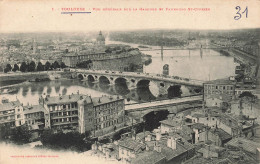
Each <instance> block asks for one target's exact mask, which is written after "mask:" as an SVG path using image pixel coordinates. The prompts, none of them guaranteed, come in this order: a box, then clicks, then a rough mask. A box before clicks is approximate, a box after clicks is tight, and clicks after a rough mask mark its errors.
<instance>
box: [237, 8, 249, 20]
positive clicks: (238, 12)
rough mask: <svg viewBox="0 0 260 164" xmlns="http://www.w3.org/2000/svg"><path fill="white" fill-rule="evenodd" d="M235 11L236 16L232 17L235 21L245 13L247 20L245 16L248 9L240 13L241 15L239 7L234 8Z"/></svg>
mask: <svg viewBox="0 0 260 164" xmlns="http://www.w3.org/2000/svg"><path fill="white" fill-rule="evenodd" d="M236 10H238V11H237V13H236V14H237V15H236V16H234V19H235V20H239V19H240V18H242V14H244V13H246V18H247V15H248V7H246V9H245V10H244V11H243V12H242V14H241V13H240V10H241V8H240V6H237V7H236Z"/></svg>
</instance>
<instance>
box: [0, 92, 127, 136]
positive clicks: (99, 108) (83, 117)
mask: <svg viewBox="0 0 260 164" xmlns="http://www.w3.org/2000/svg"><path fill="white" fill-rule="evenodd" d="M124 109H125V105H124V99H123V98H122V97H120V96H102V97H95V98H92V97H91V96H87V95H82V94H71V95H62V96H55V97H50V96H49V95H47V96H46V97H41V98H40V99H39V105H29V104H28V105H27V106H23V104H22V103H20V102H19V101H18V100H17V101H13V102H8V100H6V99H4V100H3V102H2V104H0V125H4V126H6V127H17V126H21V125H24V124H25V125H28V126H29V129H30V130H39V129H44V128H50V129H54V130H74V131H78V132H80V133H85V132H86V131H89V132H91V134H92V136H93V137H98V136H102V135H105V134H108V133H112V132H114V131H115V130H117V129H120V128H122V127H124V125H125V112H124Z"/></svg>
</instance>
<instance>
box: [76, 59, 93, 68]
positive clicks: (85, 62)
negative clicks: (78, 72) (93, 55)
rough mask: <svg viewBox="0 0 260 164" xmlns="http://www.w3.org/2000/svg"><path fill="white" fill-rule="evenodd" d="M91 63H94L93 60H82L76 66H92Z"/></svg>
mask: <svg viewBox="0 0 260 164" xmlns="http://www.w3.org/2000/svg"><path fill="white" fill-rule="evenodd" d="M91 64H92V61H91V60H88V61H83V62H80V63H78V64H77V65H76V66H77V67H79V68H90V65H91Z"/></svg>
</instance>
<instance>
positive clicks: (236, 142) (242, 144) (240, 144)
mask: <svg viewBox="0 0 260 164" xmlns="http://www.w3.org/2000/svg"><path fill="white" fill-rule="evenodd" d="M226 145H229V146H233V147H237V148H243V149H244V150H245V151H247V152H250V153H253V154H256V149H257V148H260V143H258V142H254V141H250V140H248V139H245V138H233V139H232V140H230V141H229V142H228V143H226Z"/></svg>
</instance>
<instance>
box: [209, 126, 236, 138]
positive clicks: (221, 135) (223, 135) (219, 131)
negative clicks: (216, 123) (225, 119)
mask: <svg viewBox="0 0 260 164" xmlns="http://www.w3.org/2000/svg"><path fill="white" fill-rule="evenodd" d="M210 132H212V133H214V134H216V135H218V136H219V138H220V139H221V140H222V141H225V140H227V139H231V138H232V136H231V135H230V134H228V133H227V132H225V131H224V130H222V129H219V128H218V129H210Z"/></svg>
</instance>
